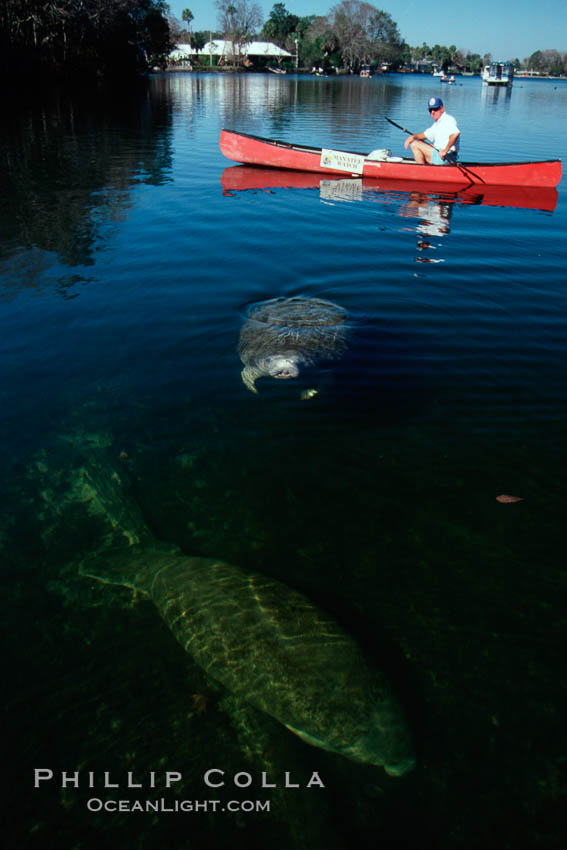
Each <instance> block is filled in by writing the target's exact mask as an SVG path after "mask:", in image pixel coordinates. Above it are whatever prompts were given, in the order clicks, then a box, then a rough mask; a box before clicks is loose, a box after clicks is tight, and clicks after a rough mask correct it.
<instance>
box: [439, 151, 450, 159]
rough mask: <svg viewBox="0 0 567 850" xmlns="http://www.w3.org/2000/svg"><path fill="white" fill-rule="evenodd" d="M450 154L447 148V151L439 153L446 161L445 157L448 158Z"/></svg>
mask: <svg viewBox="0 0 567 850" xmlns="http://www.w3.org/2000/svg"><path fill="white" fill-rule="evenodd" d="M448 153H449V149H448V148H445V150H442V151H439V156H440V157H441V159H445V157H446V156H447V154H448Z"/></svg>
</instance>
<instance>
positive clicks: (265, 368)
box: [258, 355, 300, 380]
mask: <svg viewBox="0 0 567 850" xmlns="http://www.w3.org/2000/svg"><path fill="white" fill-rule="evenodd" d="M299 361H300V358H299V357H298V356H297V355H291V356H288V357H283V356H281V355H280V356H276V357H266V358H265V359H264V360H263V361H260V363H259V364H258V365H259V367H260V369H261V371H262V372H265V374H266V375H270V377H272V378H279V379H283V380H287V379H289V378H297V376H298V375H299Z"/></svg>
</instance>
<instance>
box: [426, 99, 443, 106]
mask: <svg viewBox="0 0 567 850" xmlns="http://www.w3.org/2000/svg"><path fill="white" fill-rule="evenodd" d="M441 106H443V101H442V100H441V98H440V97H430V98H429V103H428V104H427V108H428V109H439V107H441Z"/></svg>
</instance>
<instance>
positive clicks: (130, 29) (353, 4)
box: [0, 0, 567, 92]
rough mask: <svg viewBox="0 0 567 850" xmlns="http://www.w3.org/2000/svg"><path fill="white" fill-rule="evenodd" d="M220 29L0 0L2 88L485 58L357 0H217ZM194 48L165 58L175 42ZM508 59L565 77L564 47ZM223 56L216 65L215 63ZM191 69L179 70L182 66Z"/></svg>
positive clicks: (155, 4)
mask: <svg viewBox="0 0 567 850" xmlns="http://www.w3.org/2000/svg"><path fill="white" fill-rule="evenodd" d="M216 7H217V12H218V31H216V32H212V31H193V29H192V22H193V13H192V12H191V10H190V9H184V10H183V13H182V21H181V22H180V21H178V20H177V19H176V18H175V17H173V16H172V14H171V12H170V8H169V6H168V5H167V3H166V2H164V0H45V2H41V3H39V2H34V3H30V1H29V0H4V3H3V4H2V5H1V7H0V45H1V47H2V50H1V51H0V56H1V59H0V62H1V67H2V70H3V72H4V78H5V79H6V80H8V81H9V83H10V89H14V90H19V92H21V91H22V90H28V91H31V90H32V86H33V90H34V91H37V90H38V89H39V90H40V91H41V90H42V89H45V87H46V86H51V85H53V84H54V83H56V84H60V83H62V84H75V85H84V84H85V83H89V82H95V83H98V82H107V81H112V83H113V85H115V84H116V83H117V82H128V81H129V80H131V79H133V78H136V77H140V76H142V75H144V74H146V73H149V72H151V71H159V70H163V71H165V70H195V71H215V70H216V71H219V70H223V71H243V70H250V71H260V70H268V69H269V68H270V66H271V68H272V70H275V69H277V70H281V71H284V70H285V71H287V72H294V71H303V72H309V71H311V70H312V69H317V70H318V71H319V72H321V73H330V74H346V73H351V74H354V73H359V71H360V68H361V67H362V66H370V67H371V68H372V69H373V70H374V71H375V72H376V73H382V72H386V71H388V72H390V71H397V72H405V73H430V72H431V71H433V70H443V71H444V72H445V73H453V74H458V73H461V72H464V73H465V74H468V75H469V76H470V75H472V74H478V73H480V72H481V71H482V68H483V67H484V65H486V64H488V63H489V62H490V61H491V59H492V58H493V57H492V56H491V55H490V54H488V53H486V54H484V55H483V56H481V55H480V54H477V53H475V54H473V53H471V52H470V51H468V52H467V53H466V54H465V53H464V51H462V50H460V49H458V48H457V47H456V46H455V45H450V46H449V47H445V46H442V45H439V44H435V45H433V46H430V45H428V44H426V43H423V44H422V45H421V46H416V47H411V46H410V45H408V44H407V43H406V42H405V41H404V39H403V37H402V35H401V34H400V31H399V29H398V25H397V24H396V22H395V21H394V20H393V18H392V17H391V16H390V15H389V14H388V13H387V12H384V11H382V10H380V9H378V8H377V7H375V6H373V5H371V4H370V3H367V2H363V0H342V2H340V3H337V4H336V5H334V6H332V8H331V9H330V11H329V13H328V14H327V15H323V16H317V15H307V16H304V17H298V16H297V15H294V14H292V13H290V12H288V11H287V9H286V7H285V5H284V3H276V4H275V5H274V6H273V8H272V10H271V12H270V13H269V16H268V18H267V19H266V20H263V13H262V10H261V8H260V6H259V5H258V4H257V3H255V2H252V0H216ZM215 38H216V39H222V40H223V41H224V42H225V43H228V44H229V45H230V46H231V47H230V51H229V55H226V56H218V55H213V56H212V57H210V56H209V55H208V54H206V55H202V56H201V57H198V56H196V55H195V53H193V51H198V50H202V49H203V48H205V47H206V45H207V44H208V42H209V41H211V40H212V39H215ZM253 40H262V41H267V42H270V43H272V44H274V45H277V46H278V47H280V48H281V49H282V50H283V51H286V54H287V55H286V54H284V55H283V56H282V57H266V56H250V57H248V55H247V52H246V45H247V44H249V43H250V42H251V41H253ZM179 44H183V45H186V46H188V47H189V51H188V52H189V53H191V54H192V55H191V56H189V57H188V58H187V59H185V60H181V61H180V62H179V63H177V64H173V63H172V62H171V60H170V54H171V52H172V50H173V49H174V47H175V46H176V45H179ZM494 58H495V59H497V60H498V61H511V62H513V64H514V66H515V69H516V76H521V75H522V74H527V75H529V76H528V77H524V78H530V77H532V76H533V77H534V78H541V77H544V78H551V79H556V78H566V77H567V52H563V53H561V52H559V51H558V50H536V51H535V52H534V53H532V54H531V56H529V57H527V58H525V59H524V60H522V61H521V60H520V59H518V58H517V57H494ZM223 63H224V64H223ZM188 65H189V66H190V67H187V66H188Z"/></svg>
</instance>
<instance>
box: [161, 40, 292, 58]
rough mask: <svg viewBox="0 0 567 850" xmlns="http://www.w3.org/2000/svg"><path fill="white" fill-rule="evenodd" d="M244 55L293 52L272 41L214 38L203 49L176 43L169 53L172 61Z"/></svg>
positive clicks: (279, 55)
mask: <svg viewBox="0 0 567 850" xmlns="http://www.w3.org/2000/svg"><path fill="white" fill-rule="evenodd" d="M235 55H236V56H244V57H246V58H249V57H253V56H261V57H263V58H267V59H284V58H291V57H292V54H291V53H288V52H287V50H283V49H282V48H281V47H278V46H277V44H272V43H271V42H270V41H250V42H248V43H247V44H242V45H238V44H234V43H233V42H232V41H226V40H224V39H220V38H217V39H214V40H213V41H209V42H207V44H205V46H204V47H203V48H202V50H195V49H194V48H192V47H191V46H190V45H189V44H176V45H175V49H174V50H172V51H171V53H170V54H169V58H170V60H171V61H172V62H190V61H191V57H192V56H198V57H200V58H203V57H205V56H220V57H221V58H222V59H224V60H225V61H226V60H232V58H233V56H235Z"/></svg>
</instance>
